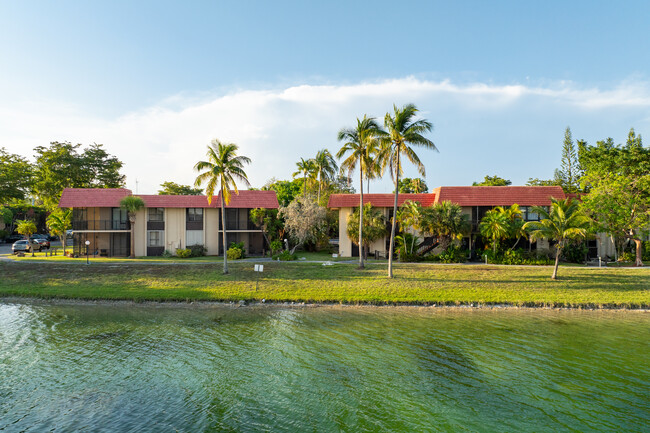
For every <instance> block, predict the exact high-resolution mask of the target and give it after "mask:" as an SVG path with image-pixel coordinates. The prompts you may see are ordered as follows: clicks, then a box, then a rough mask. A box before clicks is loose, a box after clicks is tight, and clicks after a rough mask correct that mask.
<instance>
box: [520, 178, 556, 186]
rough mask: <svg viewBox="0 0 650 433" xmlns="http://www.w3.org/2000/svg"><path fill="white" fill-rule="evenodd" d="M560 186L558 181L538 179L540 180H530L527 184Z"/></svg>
mask: <svg viewBox="0 0 650 433" xmlns="http://www.w3.org/2000/svg"><path fill="white" fill-rule="evenodd" d="M555 185H558V181H557V180H556V179H538V178H536V177H535V178H532V177H529V178H528V182H526V186H555Z"/></svg>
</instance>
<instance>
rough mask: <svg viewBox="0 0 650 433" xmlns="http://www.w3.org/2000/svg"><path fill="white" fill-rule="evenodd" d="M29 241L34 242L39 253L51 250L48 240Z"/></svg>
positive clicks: (33, 239) (31, 239)
mask: <svg viewBox="0 0 650 433" xmlns="http://www.w3.org/2000/svg"><path fill="white" fill-rule="evenodd" d="M29 240H30V241H32V244H34V246H35V248H36V249H37V250H39V251H41V250H43V249H45V250H49V249H50V241H49V240H47V239H43V238H36V237H32V238H30V239H29ZM36 245H38V247H36Z"/></svg>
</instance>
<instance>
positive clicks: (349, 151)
mask: <svg viewBox="0 0 650 433" xmlns="http://www.w3.org/2000/svg"><path fill="white" fill-rule="evenodd" d="M383 134H384V132H383V131H382V130H381V128H380V127H379V125H378V124H377V122H376V121H375V118H374V117H367V116H366V115H364V116H363V119H359V118H357V126H356V128H342V129H341V130H340V131H339V133H338V137H337V138H338V141H344V143H343V146H341V148H340V149H339V151H338V152H337V153H336V157H337V158H338V159H341V158H343V157H344V156H345V155H347V157H346V158H345V159H344V160H343V162H342V163H341V168H342V169H345V170H348V173H351V172H352V171H354V170H355V169H356V167H357V166H358V167H359V209H363V208H364V207H363V179H364V175H366V176H370V175H369V174H368V173H371V172H372V173H374V172H376V168H375V162H374V160H373V158H372V152H373V151H374V150H376V149H378V145H379V141H378V140H379V138H380V137H382V135H383ZM363 214H364V213H363V212H361V214H360V218H359V241H358V242H357V245H363V217H364V215H363ZM363 267H364V264H363V254H359V268H360V269H363Z"/></svg>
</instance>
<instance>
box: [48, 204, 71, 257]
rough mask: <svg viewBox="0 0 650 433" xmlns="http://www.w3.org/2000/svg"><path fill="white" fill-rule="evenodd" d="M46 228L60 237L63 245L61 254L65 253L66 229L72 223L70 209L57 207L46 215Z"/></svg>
mask: <svg viewBox="0 0 650 433" xmlns="http://www.w3.org/2000/svg"><path fill="white" fill-rule="evenodd" d="M46 223H47V228H48V229H50V233H51V234H53V235H54V236H58V237H59V238H60V239H61V246H62V247H63V254H64V255H65V243H66V236H67V234H68V229H69V228H70V226H71V225H72V209H59V210H57V211H54V212H52V213H51V214H50V216H48V217H47V221H46Z"/></svg>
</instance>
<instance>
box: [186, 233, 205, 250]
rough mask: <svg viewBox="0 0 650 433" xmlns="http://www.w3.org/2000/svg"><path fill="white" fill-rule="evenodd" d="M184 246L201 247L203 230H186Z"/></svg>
mask: <svg viewBox="0 0 650 433" xmlns="http://www.w3.org/2000/svg"><path fill="white" fill-rule="evenodd" d="M185 245H187V246H188V247H189V246H190V245H203V230H187V231H186V232H185Z"/></svg>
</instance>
